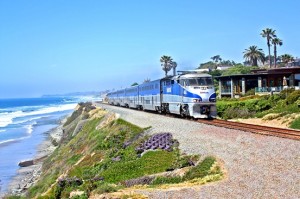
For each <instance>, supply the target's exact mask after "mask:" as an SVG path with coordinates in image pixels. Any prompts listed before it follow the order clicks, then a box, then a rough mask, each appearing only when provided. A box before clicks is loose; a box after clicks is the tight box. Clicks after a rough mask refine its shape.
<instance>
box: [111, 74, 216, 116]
mask: <svg viewBox="0 0 300 199" xmlns="http://www.w3.org/2000/svg"><path fill="white" fill-rule="evenodd" d="M178 72H179V73H180V74H178V75H175V76H169V77H165V78H161V79H157V80H154V81H149V82H144V83H142V84H140V85H136V86H132V87H130V88H124V89H120V90H117V91H113V92H109V93H108V94H107V96H106V100H107V102H108V103H109V104H111V105H116V106H122V107H128V108H134V109H140V110H146V111H147V110H148V111H156V112H159V113H170V114H176V115H181V116H182V117H192V118H195V119H199V118H216V116H217V108H216V92H215V88H214V85H213V79H212V76H211V75H209V74H204V73H199V71H178Z"/></svg>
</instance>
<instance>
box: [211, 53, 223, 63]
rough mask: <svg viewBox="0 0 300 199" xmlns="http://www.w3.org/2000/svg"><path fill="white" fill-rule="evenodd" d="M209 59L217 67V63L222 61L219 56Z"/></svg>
mask: <svg viewBox="0 0 300 199" xmlns="http://www.w3.org/2000/svg"><path fill="white" fill-rule="evenodd" d="M211 59H212V60H213V61H214V62H215V63H216V65H218V62H221V61H222V58H221V56H220V55H215V56H213V57H211Z"/></svg>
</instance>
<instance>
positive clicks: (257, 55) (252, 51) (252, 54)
mask: <svg viewBox="0 0 300 199" xmlns="http://www.w3.org/2000/svg"><path fill="white" fill-rule="evenodd" d="M243 53H244V58H245V59H246V61H250V62H251V64H252V66H258V61H261V62H263V61H264V59H265V58H264V57H265V54H264V52H263V50H262V49H261V48H257V46H250V47H249V48H248V49H245V51H244V52H243Z"/></svg>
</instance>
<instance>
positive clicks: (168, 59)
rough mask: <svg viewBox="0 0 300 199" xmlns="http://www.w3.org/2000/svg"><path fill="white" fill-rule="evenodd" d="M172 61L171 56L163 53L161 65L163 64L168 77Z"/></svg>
mask: <svg viewBox="0 0 300 199" xmlns="http://www.w3.org/2000/svg"><path fill="white" fill-rule="evenodd" d="M172 61H173V59H172V58H171V56H166V55H163V56H161V58H160V62H161V66H162V69H163V71H165V76H166V77H167V76H168V72H169V71H170V70H171V68H172Z"/></svg>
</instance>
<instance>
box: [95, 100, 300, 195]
mask: <svg viewBox="0 0 300 199" xmlns="http://www.w3.org/2000/svg"><path fill="white" fill-rule="evenodd" d="M99 106H101V107H103V108H105V109H107V110H111V111H113V112H115V113H118V114H120V117H121V118H123V119H125V120H126V121H128V122H131V123H133V124H135V125H138V126H140V127H149V126H151V127H152V128H151V129H150V130H149V133H150V134H154V133H160V132H170V133H172V134H173V136H174V138H175V139H177V140H178V141H179V143H180V149H181V150H182V151H183V152H185V153H187V154H200V155H203V156H206V155H213V156H216V157H217V158H219V159H221V160H222V161H224V167H225V169H226V171H227V177H226V178H225V179H223V180H221V181H218V182H215V183H208V184H206V185H204V186H199V187H191V188H181V189H169V190H156V191H145V190H141V191H140V193H144V194H147V195H149V197H150V198H157V199H158V198H159V199H162V198H300V142H299V141H294V140H289V139H283V138H277V137H271V136H263V135H258V134H252V133H248V132H243V131H239V130H232V129H226V128H221V127H215V126H209V125H205V124H200V123H196V122H194V121H188V120H182V119H178V118H169V117H164V116H161V115H157V114H152V113H146V112H142V111H136V110H131V109H126V108H119V107H114V106H108V105H103V104H100V105H99Z"/></svg>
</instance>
